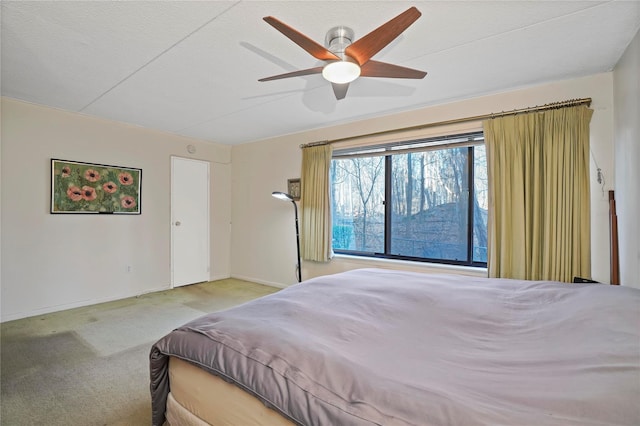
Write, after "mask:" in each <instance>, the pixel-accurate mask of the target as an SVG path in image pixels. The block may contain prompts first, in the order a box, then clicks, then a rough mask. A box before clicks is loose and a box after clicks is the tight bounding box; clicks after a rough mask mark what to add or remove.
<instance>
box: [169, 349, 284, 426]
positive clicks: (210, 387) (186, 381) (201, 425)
mask: <svg viewBox="0 0 640 426" xmlns="http://www.w3.org/2000/svg"><path fill="white" fill-rule="evenodd" d="M169 382H170V386H171V392H170V396H169V398H168V401H167V421H168V423H169V424H170V425H171V426H205V425H212V426H223V425H252V426H293V423H292V422H291V421H289V420H287V419H285V418H284V417H282V416H281V415H279V414H278V413H276V412H275V411H273V410H271V409H269V408H267V407H266V406H265V405H264V404H263V403H262V402H261V401H260V400H259V399H258V398H256V397H254V396H253V395H251V394H249V393H247V392H244V391H243V390H241V389H240V388H238V387H237V386H235V385H233V384H231V383H229V382H226V381H224V380H222V379H221V378H220V377H218V376H214V375H212V374H209V373H207V372H205V371H204V370H203V369H201V368H198V367H196V366H195V365H193V364H190V363H188V362H187V361H183V360H181V359H180V358H174V357H172V358H171V359H170V360H169Z"/></svg>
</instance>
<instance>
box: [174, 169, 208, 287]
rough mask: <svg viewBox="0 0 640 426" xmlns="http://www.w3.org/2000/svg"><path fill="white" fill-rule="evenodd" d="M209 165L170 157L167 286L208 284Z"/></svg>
mask: <svg viewBox="0 0 640 426" xmlns="http://www.w3.org/2000/svg"><path fill="white" fill-rule="evenodd" d="M209 259H210V256H209V163H208V162H206V161H200V160H192V159H189V158H180V157H171V284H172V286H173V287H178V286H182V285H187V284H193V283H199V282H203V281H209Z"/></svg>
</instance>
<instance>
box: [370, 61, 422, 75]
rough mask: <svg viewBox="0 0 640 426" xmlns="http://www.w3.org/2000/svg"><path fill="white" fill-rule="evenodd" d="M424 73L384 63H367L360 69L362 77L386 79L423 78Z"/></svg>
mask: <svg viewBox="0 0 640 426" xmlns="http://www.w3.org/2000/svg"><path fill="white" fill-rule="evenodd" d="M425 75H427V73H426V72H425V71H420V70H415V69H413V68H406V67H401V66H399V65H393V64H387V63H386V62H378V61H368V62H367V63H366V64H364V65H363V66H362V67H361V68H360V76H362V77H387V78H416V79H420V78H424V76H425Z"/></svg>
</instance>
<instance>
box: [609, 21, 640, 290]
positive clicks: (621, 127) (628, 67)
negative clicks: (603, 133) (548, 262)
mask: <svg viewBox="0 0 640 426" xmlns="http://www.w3.org/2000/svg"><path fill="white" fill-rule="evenodd" d="M613 93H614V99H615V104H614V107H615V108H614V109H615V114H614V117H615V131H614V135H615V194H616V209H617V212H618V226H619V228H620V235H619V238H620V240H619V244H618V247H619V250H620V282H621V284H623V285H628V286H633V287H638V288H640V225H639V220H638V218H639V217H640V32H638V33H637V34H636V36H635V38H634V39H633V40H632V41H631V44H630V45H629V47H628V48H627V50H626V51H625V53H624V54H623V56H622V58H621V59H620V61H619V62H618V64H617V65H616V68H615V70H614V72H613Z"/></svg>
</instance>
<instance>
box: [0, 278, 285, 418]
mask: <svg viewBox="0 0 640 426" xmlns="http://www.w3.org/2000/svg"><path fill="white" fill-rule="evenodd" d="M277 290H278V289H276V288H271V287H267V286H263V285H259V284H254V283H249V282H246V281H241V280H235V279H227V280H221V281H215V282H210V283H203V284H194V285H190V286H186V287H181V288H177V289H174V290H168V291H163V292H159V293H153V294H148V295H145V296H140V297H134V298H130V299H125V300H120V301H116V302H110V303H103V304H100V305H94V306H89V307H84V308H77V309H71V310H68V311H63V312H56V313H53V314H46V315H40V316H37V317H32V318H26V319H22V320H17V321H10V322H6V323H3V324H2V325H1V334H0V356H1V357H0V363H1V364H0V384H1V393H0V424H1V425H6V426H19V425H29V426H32V425H68V426H71V425H82V426H91V425H123V426H124V425H127V426H129V425H130V426H137V425H150V424H151V401H150V397H149V361H148V358H149V350H150V348H151V345H152V344H153V343H154V342H155V341H156V340H158V339H159V338H160V337H162V336H164V335H165V334H167V333H168V332H170V331H171V330H172V329H174V328H176V327H178V326H180V325H182V324H183V323H185V322H187V321H189V320H191V319H194V318H197V317H199V316H201V315H203V314H205V313H207V312H213V311H218V310H222V309H226V308H228V307H231V306H234V305H237V304H240V303H243V302H246V301H248V300H251V299H255V298H257V297H260V296H264V295H266V294H270V293H273V292H275V291H277Z"/></svg>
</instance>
